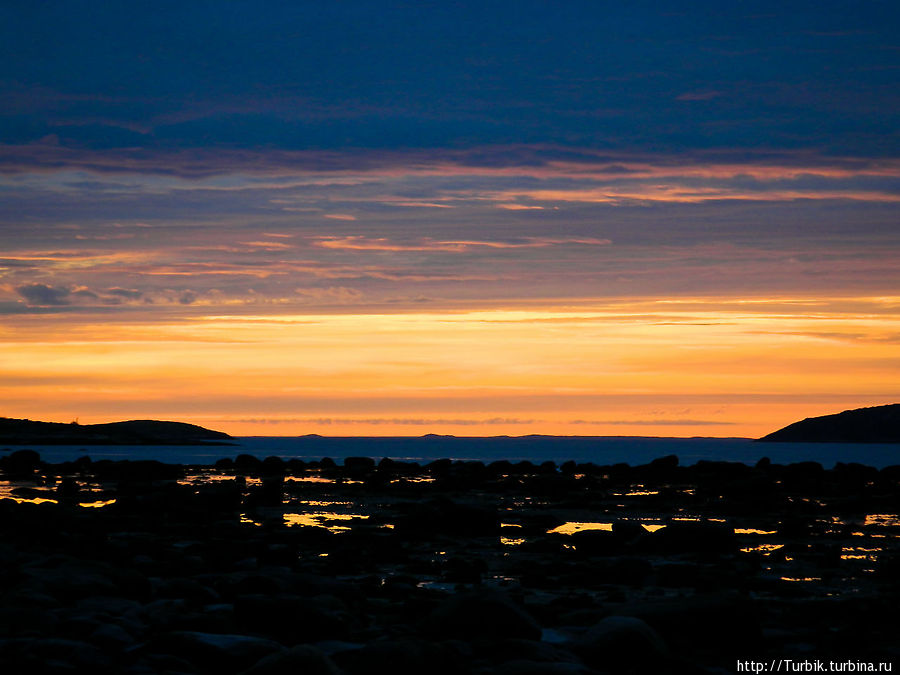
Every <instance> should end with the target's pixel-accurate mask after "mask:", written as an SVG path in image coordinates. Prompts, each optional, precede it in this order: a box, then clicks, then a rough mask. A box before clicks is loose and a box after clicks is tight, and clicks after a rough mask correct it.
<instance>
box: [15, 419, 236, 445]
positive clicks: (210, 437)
mask: <svg viewBox="0 0 900 675" xmlns="http://www.w3.org/2000/svg"><path fill="white" fill-rule="evenodd" d="M230 439H231V436H229V435H228V434H226V433H224V432H221V431H213V430H211V429H206V428H204V427H201V426H197V425H196V424H186V423H184V422H167V421H161V420H129V421H126V422H109V423H106V424H78V423H76V422H72V423H70V424H63V423H60V422H37V421H33V420H25V419H12V418H8V417H0V443H7V444H9V445H29V444H40V445H219V444H222V443H223V442H227V441H228V440H230Z"/></svg>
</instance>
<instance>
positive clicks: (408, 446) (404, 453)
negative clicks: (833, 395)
mask: <svg viewBox="0 0 900 675" xmlns="http://www.w3.org/2000/svg"><path fill="white" fill-rule="evenodd" d="M20 447H25V446H16V447H12V448H11V449H13V450H15V449H19V448H20ZM27 447H30V448H32V449H34V450H37V451H39V452H40V453H41V456H42V458H43V459H45V460H46V461H50V462H59V461H64V460H69V459H75V458H77V457H81V456H83V455H89V456H90V457H91V458H92V459H158V460H161V461H165V462H178V463H184V464H212V463H213V462H215V461H216V460H217V459H219V458H222V457H236V456H237V455H239V454H242V453H249V454H252V455H256V456H257V457H259V458H264V457H267V456H269V455H277V456H279V457H283V458H292V457H295V458H299V459H303V460H311V459H321V458H323V457H331V458H332V459H335V460H341V459H343V458H344V457H353V456H366V457H373V458H375V459H380V458H382V457H390V458H392V459H401V460H407V461H417V462H427V461H430V460H434V459H440V458H444V457H449V458H451V459H463V460H482V461H485V462H490V461H494V460H498V459H508V460H512V461H519V460H525V459H527V460H530V461H532V462H543V461H546V460H552V461H554V462H564V461H566V460H570V459H571V460H575V461H576V462H594V463H595V464H614V463H617V462H627V463H628V464H632V465H634V464H644V463H646V462H649V461H650V460H652V459H655V458H657V457H663V456H665V455H677V456H678V457H679V459H680V460H681V464H682V465H689V464H693V463H695V462H697V461H698V460H701V459H704V460H724V461H732V462H744V463H747V464H755V463H756V461H757V460H759V459H760V458H761V457H769V458H770V459H771V460H772V461H773V462H777V463H784V464H786V463H790V462H800V461H809V460H811V461H816V462H820V463H821V464H822V465H823V466H824V467H825V468H831V467H833V466H834V464H835V463H836V462H860V463H862V464H867V465H869V466H875V467H879V468H880V467H884V466H889V465H892V464H900V444H857V443H756V442H754V441H752V440H750V439H746V438H644V437H615V436H602V437H586V436H577V437H561V436H522V437H493V438H465V437H452V436H424V437H417V438H408V437H403V438H382V437H346V438H339V437H320V436H301V437H293V436H292V437H269V436H254V437H247V438H237V439H235V445H230V446H109V445H107V446H40V445H31V446H27Z"/></svg>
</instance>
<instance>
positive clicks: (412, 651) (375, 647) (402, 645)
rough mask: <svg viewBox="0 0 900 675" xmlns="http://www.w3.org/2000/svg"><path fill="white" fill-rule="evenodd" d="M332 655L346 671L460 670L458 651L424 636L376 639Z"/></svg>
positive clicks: (412, 674)
mask: <svg viewBox="0 0 900 675" xmlns="http://www.w3.org/2000/svg"><path fill="white" fill-rule="evenodd" d="M333 658H334V662H335V663H337V665H338V666H340V667H341V668H342V669H343V670H344V672H346V673H347V674H348V675H383V674H384V673H390V674H391V675H421V674H422V673H428V674H429V675H454V674H455V673H459V672H460V664H459V659H458V655H457V653H456V652H455V651H454V650H453V649H451V648H449V647H448V646H446V645H442V644H437V643H434V642H427V641H424V640H414V639H405V640H383V641H375V642H372V643H370V644H367V645H365V646H364V647H361V648H359V649H351V650H348V651H343V652H338V653H336V654H334V656H333Z"/></svg>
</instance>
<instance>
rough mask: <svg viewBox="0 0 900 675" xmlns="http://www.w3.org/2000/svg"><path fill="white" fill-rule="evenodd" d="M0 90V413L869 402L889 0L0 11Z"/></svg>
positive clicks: (874, 375)
mask: <svg viewBox="0 0 900 675" xmlns="http://www.w3.org/2000/svg"><path fill="white" fill-rule="evenodd" d="M678 5H682V6H683V9H681V10H674V9H672V7H677V6H678ZM666 6H668V7H669V8H668V9H662V7H666ZM0 102H2V104H0V400H2V406H0V416H6V417H28V418H32V419H43V420H50V421H60V422H69V421H72V420H74V419H78V420H79V421H80V422H82V423H89V422H104V421H114V420H119V419H135V418H142V419H143V418H161V419H173V420H180V421H186V422H194V423H198V424H203V425H204V426H209V427H212V428H216V429H220V430H222V431H227V432H229V433H233V434H236V435H293V434H306V433H319V434H323V435H342V436H343V435H421V434H425V433H441V434H457V435H466V436H480V435H499V434H510V435H523V434H537V433H540V434H567V435H646V436H754V437H755V436H759V435H762V434H765V433H768V432H769V431H773V430H774V429H776V428H779V427H781V426H784V425H785V424H787V423H789V422H792V421H794V420H796V419H799V418H803V417H809V416H815V415H823V414H828V413H833V412H838V411H840V410H844V409H847V408H856V407H861V406H866V405H879V404H885V403H895V402H900V5H898V4H897V3H895V2H877V1H873V2H862V3H860V2H852V3H851V2H827V1H826V2H821V1H820V2H815V3H813V2H752V3H750V2H721V0H719V1H717V2H691V3H657V2H630V3H620V2H615V3H613V2H600V1H590V2H587V1H585V2H578V1H573V2H564V3H551V2H528V1H523V0H517V1H516V2H489V3H468V2H452V3H451V2H371V1H368V2H360V1H352V0H351V1H346V2H343V1H342V2H335V3H331V2H295V3H282V2H261V1H260V0H255V1H254V2H229V1H225V0H221V1H219V0H217V1H215V2H213V1H209V2H189V3H185V2H164V1H160V0H155V1H154V2H152V3H151V2H110V3H107V2H83V3H82V2H65V3H55V2H36V1H35V2H27V3H26V2H7V3H3V4H2V5H0Z"/></svg>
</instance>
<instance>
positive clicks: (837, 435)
mask: <svg viewBox="0 0 900 675" xmlns="http://www.w3.org/2000/svg"><path fill="white" fill-rule="evenodd" d="M759 440H760V441H766V442H773V441H781V442H789V443H900V403H894V404H892V405H880V406H874V407H871V408H857V409H855V410H845V411H844V412H840V413H837V414H835V415H823V416H821V417H808V418H806V419H805V420H801V421H800V422H794V423H793V424H789V425H788V426H786V427H784V428H783V429H779V430H778V431H774V432H772V433H771V434H769V435H767V436H763V437H762V438H760V439H759Z"/></svg>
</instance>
